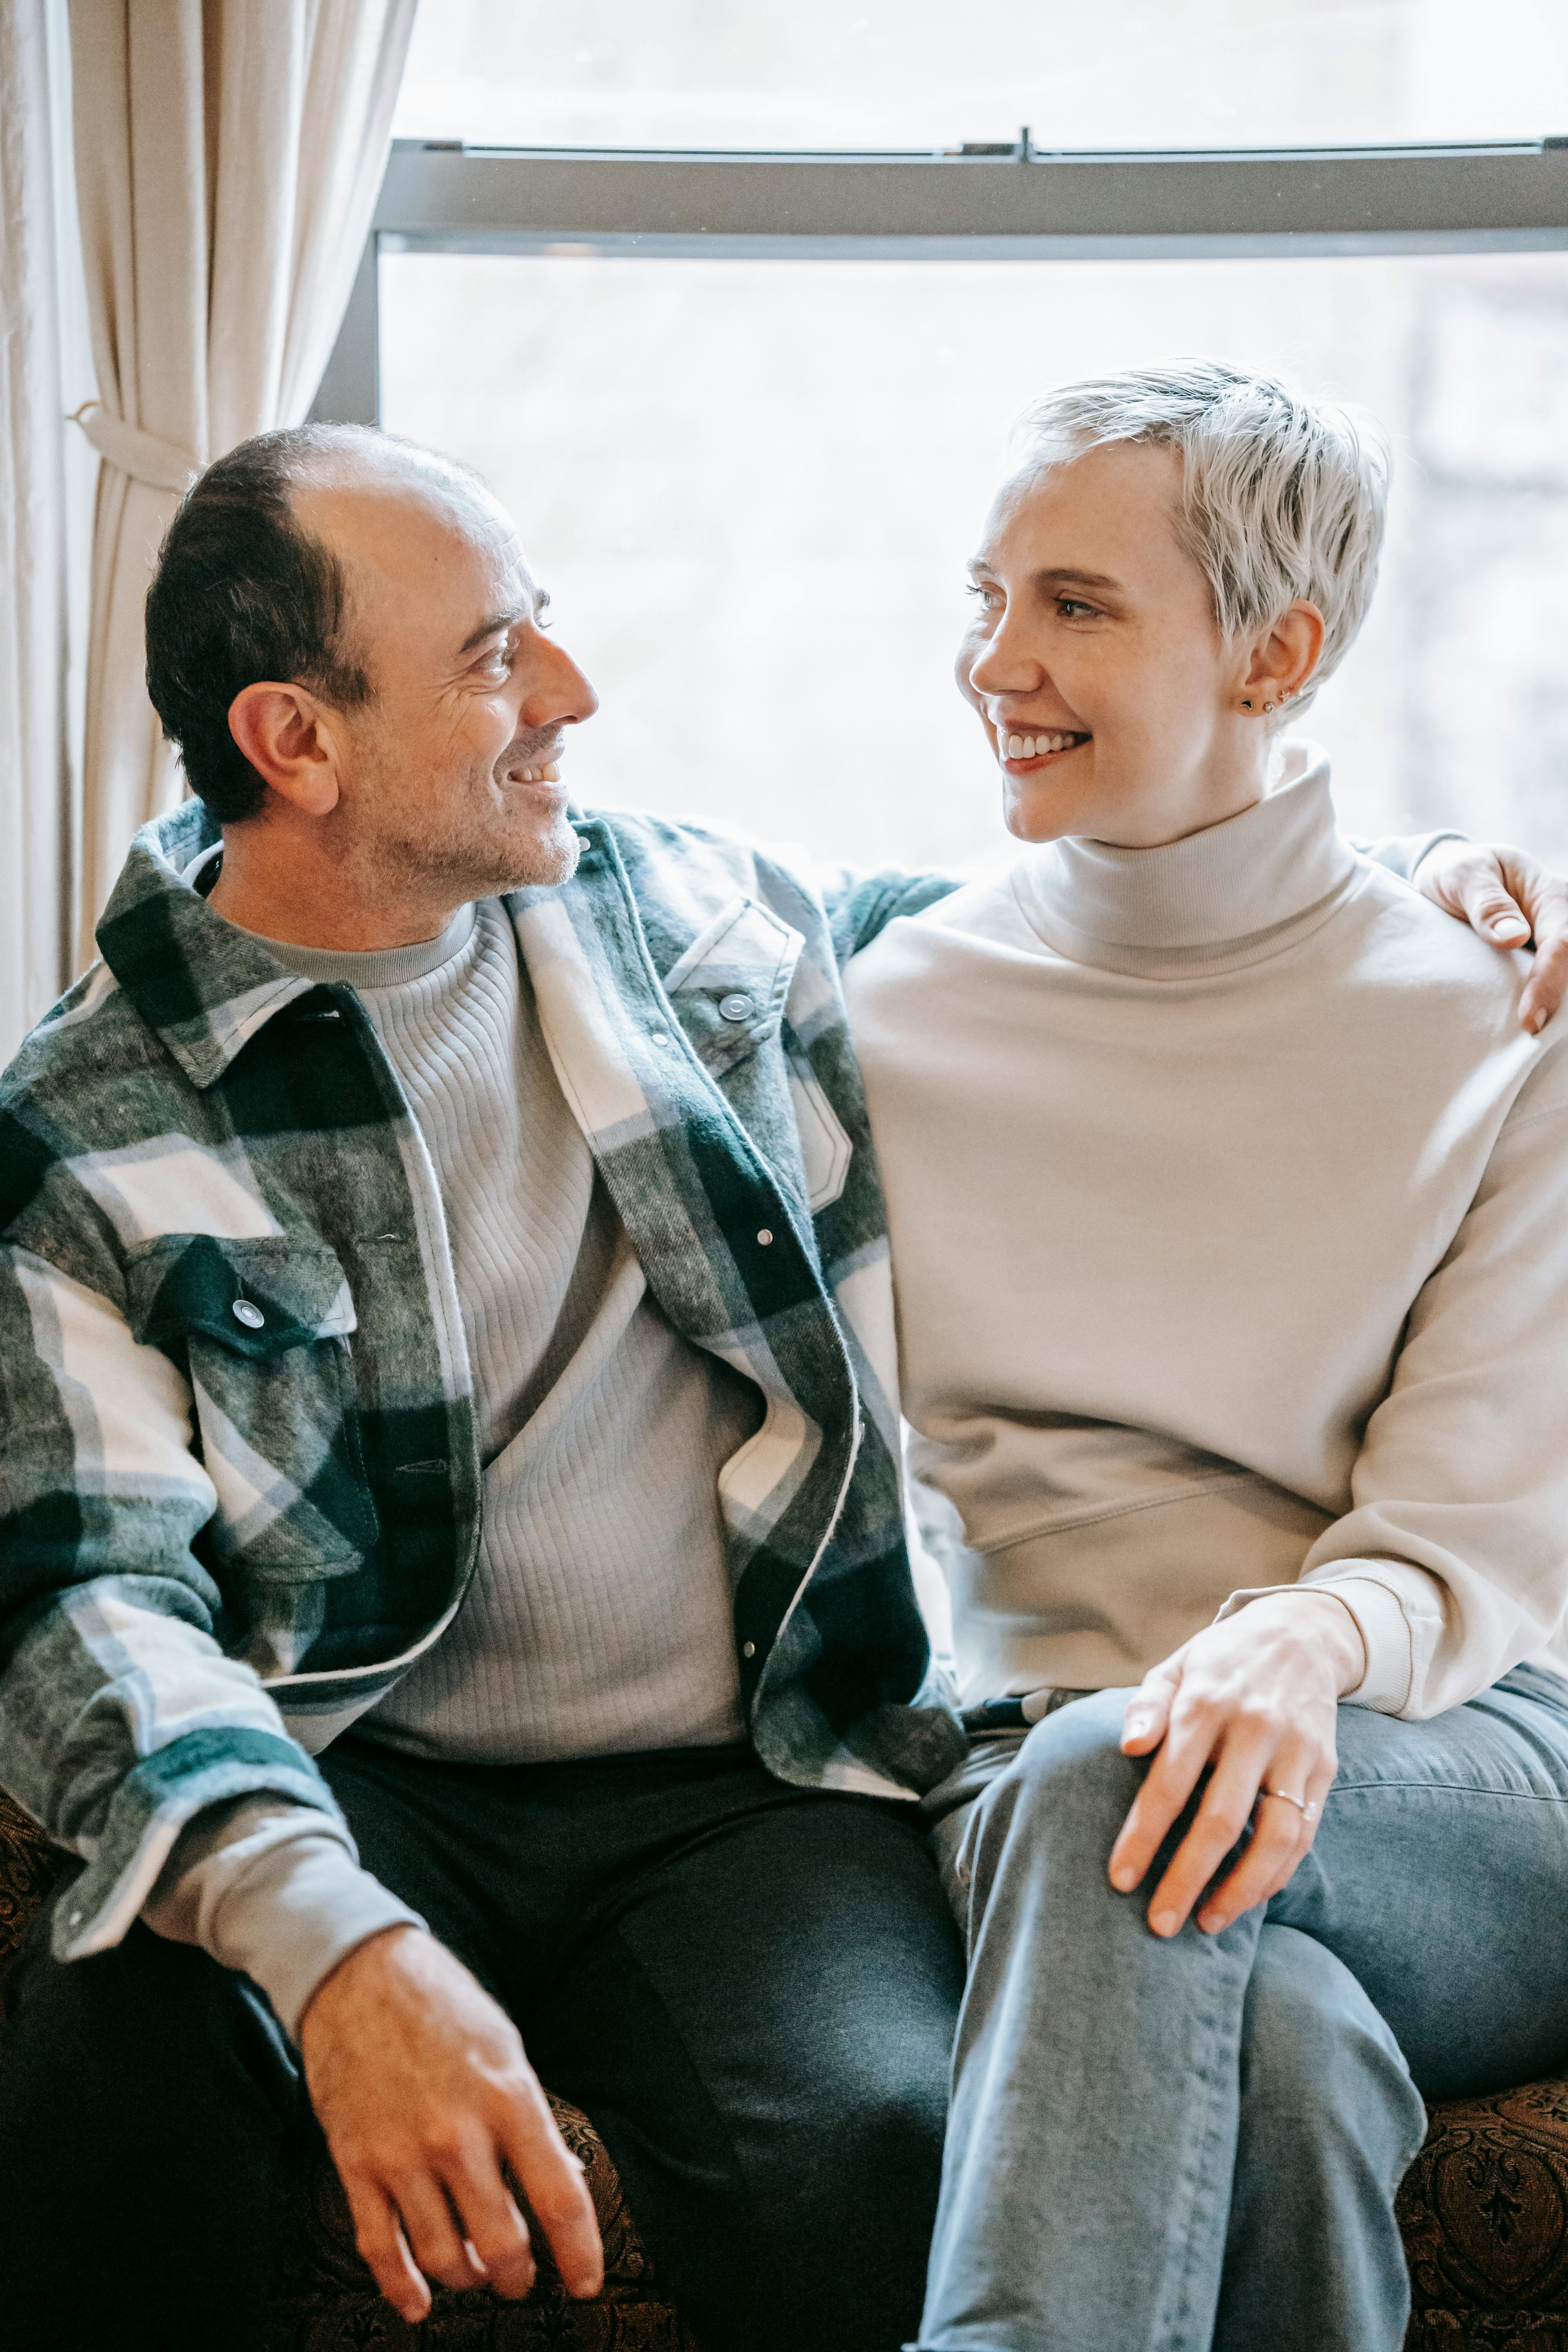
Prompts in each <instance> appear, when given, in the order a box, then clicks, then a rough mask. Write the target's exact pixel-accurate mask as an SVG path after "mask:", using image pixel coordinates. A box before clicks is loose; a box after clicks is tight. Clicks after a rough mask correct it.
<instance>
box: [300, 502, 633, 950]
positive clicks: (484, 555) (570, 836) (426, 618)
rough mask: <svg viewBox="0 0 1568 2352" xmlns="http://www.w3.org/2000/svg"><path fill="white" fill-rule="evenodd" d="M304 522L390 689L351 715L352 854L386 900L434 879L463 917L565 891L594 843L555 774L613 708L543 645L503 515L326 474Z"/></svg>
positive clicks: (303, 511) (375, 677)
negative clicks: (336, 568) (472, 902)
mask: <svg viewBox="0 0 1568 2352" xmlns="http://www.w3.org/2000/svg"><path fill="white" fill-rule="evenodd" d="M293 506H294V512H295V514H296V516H297V518H298V520H299V521H300V526H301V528H302V529H303V530H306V531H308V532H310V535H311V536H312V537H313V538H316V539H318V540H320V541H322V542H323V543H324V544H325V545H327V546H328V547H330V548H331V550H332V551H333V552H334V553H335V554H336V555H337V556H338V557H339V558H340V559H341V561H342V564H343V567H344V570H345V572H346V574H347V578H348V590H349V609H348V612H347V614H346V615H345V635H346V637H347V638H348V640H349V642H350V644H351V645H352V646H353V649H354V651H355V653H356V654H357V655H358V656H360V657H361V658H363V661H364V663H365V666H366V667H367V668H368V670H369V673H370V679H371V685H372V689H373V692H372V698H371V699H370V701H369V702H368V703H367V704H364V705H363V706H362V707H361V708H360V709H355V710H349V711H343V712H338V713H335V714H334V730H335V732H336V734H337V736H338V739H339V740H340V741H341V743H342V745H343V746H344V756H343V758H342V761H341V762H340V772H339V785H340V793H339V802H338V806H337V808H336V809H335V810H334V811H333V813H332V818H331V823H332V826H333V830H334V833H335V834H336V835H337V836H338V839H337V843H336V846H337V847H338V849H339V850H340V851H341V854H342V856H343V857H344V858H345V859H347V860H352V862H353V865H354V866H356V867H357V868H358V869H359V871H360V873H361V874H362V875H363V877H364V878H365V879H366V880H368V881H369V882H370V883H371V884H372V885H373V887H374V883H375V881H376V879H377V877H383V878H384V881H385V883H386V884H387V886H388V887H389V888H391V889H393V890H399V889H405V888H406V886H407V884H408V883H409V882H410V881H411V880H417V882H418V883H419V884H420V885H421V886H428V887H430V889H431V890H432V892H433V893H435V894H436V895H438V896H441V897H444V898H447V899H449V900H450V901H451V903H453V904H458V903H460V902H462V901H465V900H467V899H470V898H486V897H489V896H490V895H491V894H492V893H494V892H497V891H502V890H511V889H518V888H521V887H523V886H524V885H525V884H528V883H552V882H562V881H564V880H565V879H566V878H567V877H568V876H569V875H570V874H571V873H572V871H573V868H574V866H575V864H576V859H577V847H578V845H577V837H576V835H575V834H574V832H573V830H572V827H571V826H570V824H568V823H567V821H566V800H567V794H566V789H565V787H564V786H563V784H562V783H561V782H560V781H559V779H558V776H557V772H556V762H557V761H558V760H559V758H560V757H561V754H562V751H563V741H564V739H565V730H567V729H568V728H569V727H574V726H575V725H577V724H578V722H579V721H580V720H582V719H589V718H591V717H592V716H593V714H594V712H595V709H597V708H598V698H597V697H596V696H595V692H594V689H593V688H592V687H591V686H590V685H589V683H588V681H587V679H586V678H585V677H584V676H583V673H582V671H581V670H580V669H578V667H576V665H575V663H574V661H573V660H572V659H571V657H570V656H569V655H568V654H566V653H565V652H564V651H563V648H562V647H561V646H557V645H555V644H553V643H552V640H551V639H550V637H549V636H547V635H545V634H544V629H543V625H542V614H543V610H544V607H545V605H546V604H548V601H549V600H548V598H547V596H545V594H544V593H543V592H542V590H541V589H539V588H538V587H537V586H536V585H535V583H534V582H533V581H532V580H531V577H530V575H529V572H528V567H527V565H526V564H525V563H524V562H523V559H522V552H521V549H520V548H519V546H518V544H517V540H516V537H515V535H514V533H513V530H512V527H511V524H510V520H508V518H507V516H506V514H505V512H504V510H503V509H501V508H500V506H499V505H497V504H496V502H495V501H494V500H493V499H491V498H490V497H489V494H488V493H487V492H486V491H484V490H483V489H481V488H479V487H478V485H474V486H472V487H470V486H469V485H468V484H467V483H465V482H463V481H461V480H460V479H457V478H447V477H445V476H443V475H442V474H440V473H439V472H437V471H436V470H434V469H426V468H423V467H420V466H419V465H418V464H417V463H416V462H412V461H410V462H405V461H403V460H402V459H401V458H399V457H393V458H392V459H391V460H390V461H389V462H388V463H387V464H386V465H385V466H384V467H378V468H377V469H376V471H375V472H374V473H369V472H366V471H363V470H356V471H355V472H354V473H353V474H351V473H350V472H349V471H348V470H347V469H346V468H345V469H344V470H343V471H342V472H338V473H334V472H331V471H325V470H324V471H323V472H322V473H321V475H318V476H312V477H311V478H309V479H308V480H307V481H306V482H304V483H302V484H301V485H300V487H299V488H298V489H297V490H296V492H295V495H294V499H293Z"/></svg>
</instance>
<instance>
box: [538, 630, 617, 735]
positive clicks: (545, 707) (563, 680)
mask: <svg viewBox="0 0 1568 2352" xmlns="http://www.w3.org/2000/svg"><path fill="white" fill-rule="evenodd" d="M598 708H599V698H598V696H597V695H596V694H595V691H594V689H593V688H592V687H591V686H590V685H589V683H588V680H587V679H586V678H585V677H584V675H583V672H582V671H581V670H580V669H579V668H578V667H577V665H576V663H575V662H574V660H573V658H572V656H571V655H570V654H569V653H568V652H567V650H566V648H565V646H558V645H554V644H552V642H551V640H550V639H549V638H548V637H545V638H542V639H541V641H540V645H539V648H538V653H537V656H536V657H535V660H534V662H533V664H532V666H531V676H530V677H529V681H528V690H527V692H526V693H525V694H524V696H523V698H522V709H521V714H520V715H521V718H522V719H523V720H524V721H525V723H526V724H527V725H529V726H531V727H574V726H575V725H576V724H577V723H578V721H579V720H580V719H592V717H593V716H594V713H595V710H597V709H598Z"/></svg>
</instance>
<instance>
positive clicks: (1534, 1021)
mask: <svg viewBox="0 0 1568 2352" xmlns="http://www.w3.org/2000/svg"><path fill="white" fill-rule="evenodd" d="M1545 1026H1546V1015H1545V1013H1539V1012H1538V1013H1531V1016H1530V1034H1531V1036H1532V1037H1539V1036H1540V1034H1541V1033H1542V1030H1543V1029H1544V1028H1545Z"/></svg>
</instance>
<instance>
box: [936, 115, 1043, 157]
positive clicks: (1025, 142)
mask: <svg viewBox="0 0 1568 2352" xmlns="http://www.w3.org/2000/svg"><path fill="white" fill-rule="evenodd" d="M943 152H945V153H947V154H949V155H995V156H998V157H1011V159H1012V161H1013V162H1014V163H1033V162H1034V160H1035V142H1034V141H1033V140H1032V139H1031V138H1030V136H1029V126H1028V124H1027V123H1025V124H1024V126H1023V128H1022V130H1021V131H1019V133H1018V136H1017V137H1016V139H966V140H965V141H964V142H963V146H962V147H949V148H947V149H945V150H944V151H943Z"/></svg>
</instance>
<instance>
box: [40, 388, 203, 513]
mask: <svg viewBox="0 0 1568 2352" xmlns="http://www.w3.org/2000/svg"><path fill="white" fill-rule="evenodd" d="M67 422H68V424H71V425H80V427H81V429H82V431H83V432H84V433H85V434H86V435H87V437H88V439H89V441H90V442H91V443H92V446H93V447H94V448H95V449H96V450H97V451H98V454H99V456H100V457H106V458H107V459H108V460H109V463H110V465H111V466H118V467H119V468H120V470H121V473H122V474H129V475H130V476H131V478H132V480H133V481H137V482H145V483H146V484H147V485H148V486H149V488H152V489H154V490H178V491H180V492H181V493H182V494H183V493H184V491H186V490H188V489H189V488H190V487H191V484H192V483H193V482H194V481H195V478H196V476H197V475H198V474H199V473H200V472H201V470H202V469H201V466H200V464H199V462H198V461H197V459H195V457H192V456H191V454H190V452H189V451H188V450H186V449H177V448H176V447H175V446H174V443H173V442H172V441H163V440H160V438H159V436H157V434H156V433H146V432H143V430H142V427H141V425H128V424H127V423H126V422H125V419H124V418H123V417H122V416H111V415H110V412H109V411H108V409H107V408H105V407H104V405H103V404H102V402H101V401H97V400H86V401H83V403H82V404H81V406H80V407H79V409H78V410H77V412H76V414H75V415H74V416H71V417H68V419H67Z"/></svg>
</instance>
